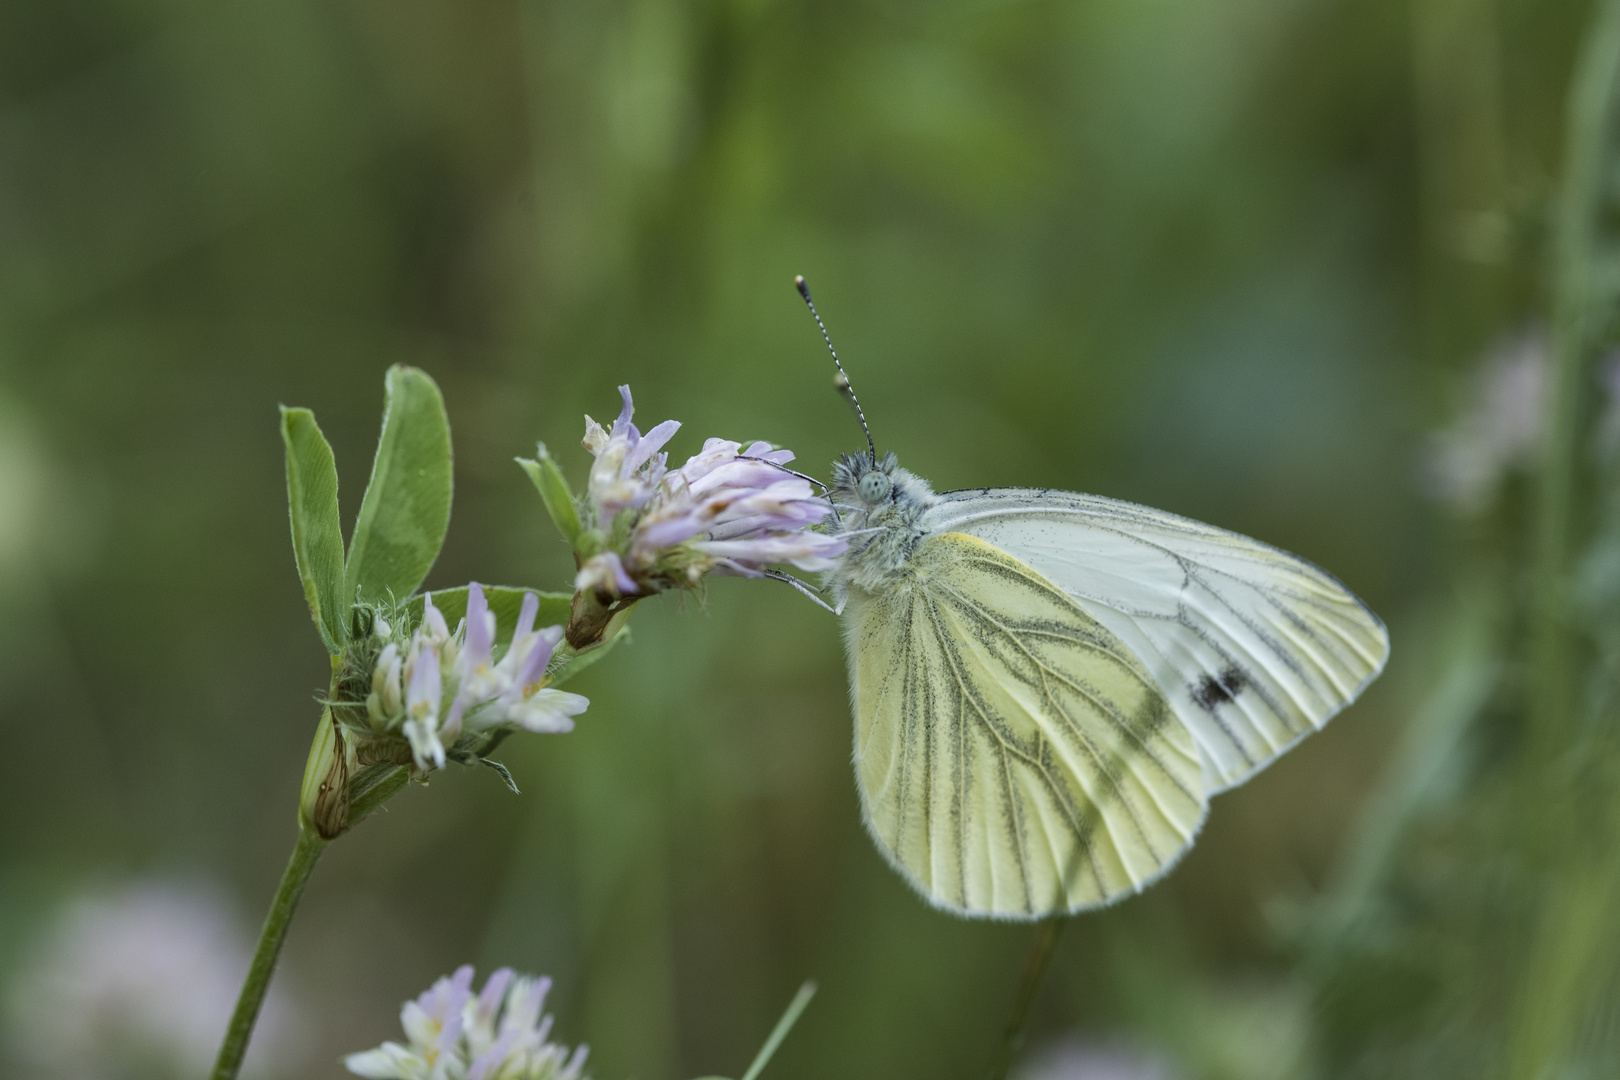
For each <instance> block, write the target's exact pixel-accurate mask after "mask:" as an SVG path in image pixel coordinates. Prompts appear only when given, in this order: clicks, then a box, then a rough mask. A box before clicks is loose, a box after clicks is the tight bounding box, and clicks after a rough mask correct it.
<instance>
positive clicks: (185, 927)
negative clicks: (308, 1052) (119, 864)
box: [5, 881, 307, 1080]
mask: <svg viewBox="0 0 1620 1080" xmlns="http://www.w3.org/2000/svg"><path fill="white" fill-rule="evenodd" d="M251 958H252V945H251V942H250V941H249V940H248V939H247V938H246V937H245V936H244V935H243V934H242V932H241V929H240V927H239V925H238V923H237V920H236V918H235V917H234V914H233V912H232V911H231V909H230V907H229V905H228V904H227V903H226V902H225V900H224V899H223V898H222V897H221V896H220V895H219V894H218V893H217V892H215V891H213V890H211V889H207V888H203V887H199V886H195V885H182V884H177V883H174V882H162V881H154V882H146V883H139V884H134V885H130V886H128V887H126V888H124V889H122V890H120V891H117V892H112V893H108V894H103V895H91V896H85V897H82V898H80V899H78V900H76V901H73V902H72V903H70V904H69V905H68V906H67V907H66V908H65V909H64V911H63V912H62V914H61V915H60V916H59V917H58V919H57V920H56V922H55V925H54V926H52V927H51V928H49V929H48V930H47V931H46V932H45V933H44V935H43V937H42V938H41V939H40V940H39V942H38V944H37V945H36V946H35V947H34V949H33V950H32V955H30V956H28V957H27V958H26V959H25V961H24V963H23V964H22V966H21V967H20V968H19V969H18V971H17V972H16V974H15V976H14V981H13V982H12V984H11V985H10V987H9V988H8V992H7V994H6V1001H5V1005H6V1010H5V1013H6V1015H5V1020H6V1029H7V1030H6V1034H7V1041H8V1042H9V1044H10V1045H11V1047H12V1049H13V1051H14V1052H15V1053H16V1054H17V1056H18V1057H19V1058H20V1059H21V1060H23V1061H24V1062H26V1063H28V1064H29V1065H31V1066H33V1067H34V1068H35V1069H36V1070H37V1072H36V1073H35V1075H37V1076H40V1077H63V1078H67V1077H71V1078H72V1080H98V1078H102V1077H121V1076H128V1075H131V1074H132V1072H137V1071H139V1069H138V1068H137V1067H144V1068H147V1069H150V1070H153V1071H161V1072H162V1073H173V1074H174V1075H190V1076H203V1075H206V1074H207V1072H208V1069H209V1068H210V1066H211V1065H212V1064H213V1061H214V1055H215V1053H216V1052H217V1051H218V1049H219V1041H220V1038H221V1037H222V1036H223V1034H224V1032H225V1027H226V1024H227V1023H228V1022H229V1020H230V1015H231V1010H232V1008H233V1007H234V1005H235V1003H236V994H237V990H238V989H239V988H240V986H241V982H242V976H243V975H244V974H245V973H246V972H247V969H248V963H249V961H250V960H251ZM301 1027H303V1023H302V1021H301V1019H300V1018H299V1017H298V1016H297V1015H296V1014H295V1012H294V1010H293V1007H292V1005H291V1003H290V1001H289V1000H288V998H287V996H286V994H285V992H284V991H282V990H280V989H278V988H277V987H275V986H273V987H272V988H271V990H270V994H269V997H268V998H266V1000H265V1004H264V1011H263V1013H262V1014H261V1015H260V1019H259V1025H258V1029H257V1031H256V1032H255V1034H254V1039H253V1046H252V1051H251V1053H250V1054H249V1057H248V1061H247V1068H246V1070H245V1071H244V1075H245V1076H254V1075H258V1076H266V1075H289V1074H291V1073H292V1072H294V1071H295V1069H296V1065H297V1063H298V1062H297V1058H298V1057H299V1054H298V1048H299V1047H301V1046H302V1045H303V1044H304V1043H305V1042H306V1041H307V1040H305V1039H304V1038H303V1037H301V1034H300V1028H301Z"/></svg>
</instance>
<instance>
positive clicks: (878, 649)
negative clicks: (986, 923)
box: [845, 533, 1207, 919]
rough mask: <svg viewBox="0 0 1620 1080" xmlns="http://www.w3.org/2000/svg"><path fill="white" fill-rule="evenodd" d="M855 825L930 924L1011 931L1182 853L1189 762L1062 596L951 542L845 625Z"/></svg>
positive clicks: (1123, 888) (1123, 885)
mask: <svg viewBox="0 0 1620 1080" xmlns="http://www.w3.org/2000/svg"><path fill="white" fill-rule="evenodd" d="M845 614H846V617H847V621H846V623H845V630H846V637H847V644H848V646H849V663H850V680H851V685H852V687H853V694H854V698H855V766H856V774H857V779H858V782H859V785H860V789H861V804H862V808H863V810H864V813H865V817H866V822H867V826H868V828H869V829H870V830H871V832H872V834H873V836H874V837H876V839H877V841H878V844H879V846H880V847H881V848H882V849H883V850H884V851H885V852H886V853H887V855H888V856H889V859H890V861H891V862H892V863H893V864H894V865H895V867H896V868H897V869H899V870H900V871H901V872H902V873H903V874H904V875H905V876H906V877H907V878H908V879H909V880H910V881H911V882H912V884H914V885H915V886H916V887H917V888H918V889H919V890H920V891H921V892H922V893H923V895H924V896H926V897H927V898H928V899H929V900H930V901H931V902H932V903H934V904H936V905H937V906H939V907H943V908H947V909H950V910H952V911H956V912H959V913H962V914H965V915H980V916H992V917H998V918H1009V919H1027V918H1037V917H1039V916H1041V915H1044V914H1048V913H1051V912H1058V911H1070V912H1072V911H1079V910H1083V909H1085V908H1090V907H1096V906H1099V905H1102V904H1106V903H1108V902H1110V901H1111V900H1114V899H1116V898H1118V897H1121V896H1124V895H1127V894H1129V893H1133V892H1136V891H1138V890H1140V889H1141V888H1142V887H1143V886H1145V885H1147V884H1148V883H1149V882H1151V881H1153V880H1154V879H1155V878H1157V877H1159V876H1160V875H1161V874H1163V873H1164V872H1165V871H1166V870H1168V869H1169V868H1170V866H1171V865H1172V864H1173V863H1174V862H1175V861H1176V859H1177V858H1178V857H1179V856H1180V855H1181V854H1182V853H1183V852H1184V851H1186V849H1187V848H1188V846H1190V845H1191V843H1192V840H1193V836H1194V835H1195V834H1196V833H1197V831H1198V827H1199V825H1200V824H1201V823H1202V822H1203V818H1204V812H1205V807H1206V804H1207V801H1206V797H1205V788H1204V776H1203V765H1202V762H1201V760H1200V757H1199V751H1198V746H1197V744H1196V743H1195V742H1194V740H1193V738H1192V735H1191V734H1190V733H1189V732H1188V730H1187V729H1186V727H1185V726H1184V725H1183V724H1182V723H1181V722H1180V721H1179V720H1178V719H1177V718H1176V715H1175V713H1174V712H1173V711H1172V710H1171V708H1170V705H1169V703H1168V702H1167V701H1166V700H1165V698H1164V695H1163V694H1162V693H1161V692H1160V691H1159V690H1158V688H1157V687H1156V686H1155V684H1154V682H1153V680H1152V678H1151V677H1150V676H1149V675H1148V673H1147V671H1146V670H1145V669H1144V668H1143V666H1142V664H1141V663H1140V662H1139V661H1138V660H1137V659H1136V657H1134V656H1133V655H1132V654H1131V652H1130V650H1128V649H1127V648H1126V647H1125V646H1124V645H1123V644H1122V643H1121V642H1120V641H1119V639H1118V638H1116V637H1115V636H1114V635H1113V634H1111V633H1110V632H1109V631H1108V630H1107V629H1105V628H1104V627H1103V626H1102V624H1101V623H1099V622H1097V620H1096V619H1094V618H1092V617H1091V616H1090V615H1088V614H1087V613H1086V612H1085V611H1084V609H1082V608H1081V607H1080V606H1079V605H1078V604H1077V603H1076V602H1075V601H1074V599H1073V598H1071V597H1070V596H1069V595H1068V594H1066V593H1065V592H1064V591H1063V590H1062V589H1059V588H1058V587H1057V586H1055V585H1053V584H1052V583H1051V582H1050V581H1048V580H1047V579H1046V578H1044V577H1042V576H1041V575H1040V574H1038V573H1036V572H1035V571H1034V570H1032V569H1031V568H1030V567H1029V566H1028V565H1026V564H1024V563H1022V562H1020V561H1018V560H1017V559H1015V558H1013V557H1012V556H1011V555H1008V554H1007V553H1006V552H1004V551H1002V550H1000V549H999V548H996V547H994V546H992V545H990V544H988V543H986V542H985V541H983V540H979V539H976V538H974V537H971V536H966V535H964V534H961V533H943V534H937V535H934V536H931V537H929V538H927V539H926V540H924V541H923V542H922V544H921V545H919V547H918V548H917V551H916V552H915V554H914V555H913V556H912V558H911V560H910V562H909V563H908V566H907V572H906V575H905V576H904V578H902V580H901V581H900V582H899V583H898V584H896V585H895V586H894V587H892V588H890V589H888V590H886V591H885V592H883V593H881V594H876V595H873V594H858V595H854V596H852V597H851V600H850V603H849V606H848V607H847V608H846V611H845Z"/></svg>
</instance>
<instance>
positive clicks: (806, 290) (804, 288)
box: [793, 276, 877, 469]
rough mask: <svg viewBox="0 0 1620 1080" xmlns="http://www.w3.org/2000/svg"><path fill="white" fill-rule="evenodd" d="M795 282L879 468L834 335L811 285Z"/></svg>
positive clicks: (801, 280) (839, 387) (836, 381)
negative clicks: (813, 297)
mask: <svg viewBox="0 0 1620 1080" xmlns="http://www.w3.org/2000/svg"><path fill="white" fill-rule="evenodd" d="M793 284H795V285H797V286H798V287H799V295H800V296H802V297H804V302H805V304H806V305H807V306H808V307H809V308H810V317H811V318H813V319H815V320H816V325H817V326H819V327H821V337H822V339H823V340H824V341H826V342H827V351H828V352H830V353H832V358H833V366H834V367H836V368H837V369H838V374H837V375H836V376H835V377H834V378H833V386H834V387H836V388H837V390H838V392H839V393H840V394H843V395H844V396H845V397H847V398H849V403H850V404H851V405H853V406H855V419H857V420H859V421H860V422H861V430H862V431H864V432H865V433H866V451H867V453H868V454H869V455H870V456H871V459H872V468H874V469H875V468H877V444H876V443H874V442H873V441H872V429H871V428H869V427H867V426H866V414H865V413H864V412H862V411H861V402H860V399H859V398H857V397H856V396H855V388H854V387H853V386H851V385H849V376H848V375H847V374H846V373H845V372H844V365H843V363H842V362H841V361H840V360H839V359H838V350H837V349H835V348H833V343H832V335H831V334H829V333H827V324H826V323H824V322H822V321H821V313H820V312H819V311H817V310H816V302H815V301H814V300H812V299H810V286H809V285H807V284H805V280H804V278H803V276H800V277H796V278H794V279H793Z"/></svg>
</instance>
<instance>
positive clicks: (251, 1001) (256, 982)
mask: <svg viewBox="0 0 1620 1080" xmlns="http://www.w3.org/2000/svg"><path fill="white" fill-rule="evenodd" d="M327 843H328V841H326V840H322V839H321V838H320V837H319V836H317V835H316V834H315V831H314V830H313V829H309V828H305V827H303V826H302V825H300V827H299V829H298V844H297V846H296V847H294V848H293V853H292V858H290V859H288V860H287V869H286V870H285V871H284V872H283V873H282V875H281V884H280V885H279V886H278V887H277V888H276V898H275V899H274V900H273V901H271V903H270V913H269V914H268V915H266V916H265V918H264V929H263V930H261V931H259V946H258V948H257V949H255V950H254V951H253V964H252V966H251V967H249V968H248V973H247V978H246V979H245V980H244V981H243V983H242V993H241V995H240V996H239V997H238V998H237V999H236V1011H235V1012H234V1013H232V1014H231V1026H230V1027H229V1028H227V1029H226V1031H225V1041H224V1042H223V1043H222V1044H220V1048H219V1058H218V1060H216V1061H215V1062H214V1072H213V1080H235V1077H236V1074H237V1071H238V1070H239V1069H241V1067H242V1057H243V1055H245V1054H246V1053H247V1046H248V1039H249V1037H251V1036H252V1034H253V1025H254V1023H255V1022H256V1021H257V1020H258V1019H259V1008H260V1006H262V1005H263V1004H264V995H265V991H267V990H269V988H270V976H271V975H272V974H274V973H275V969H276V957H278V956H279V955H281V944H282V942H284V941H286V940H287V927H288V925H289V924H290V923H291V922H292V917H293V912H294V911H296V910H297V908H298V898H299V897H301V896H303V895H304V886H305V884H307V883H308V881H309V875H310V871H312V870H314V869H315V860H316V859H318V858H320V857H321V852H322V851H324V850H325V849H326V845H327Z"/></svg>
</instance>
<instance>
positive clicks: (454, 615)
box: [405, 585, 573, 646]
mask: <svg viewBox="0 0 1620 1080" xmlns="http://www.w3.org/2000/svg"><path fill="white" fill-rule="evenodd" d="M482 588H483V590H484V601H485V602H486V603H487V604H489V610H490V611H492V612H494V613H495V643H496V645H497V646H500V645H505V644H507V643H508V642H510V641H511V640H512V631H513V630H515V629H517V619H518V610H519V609H520V608H522V607H523V594H524V593H534V594H535V595H536V596H538V597H539V598H540V614H539V616H538V617H537V618H536V619H535V623H534V625H535V626H558V625H564V626H566V625H567V624H568V606H569V602H570V601H571V600H572V599H573V597H571V596H570V595H569V594H568V593H552V592H541V591H540V590H539V589H513V588H508V587H507V586H504V585H484V586H482ZM427 595H428V596H431V597H433V606H434V607H436V608H438V609H439V612H440V613H441V614H442V615H443V616H444V621H445V622H447V623H449V624H450V628H451V629H452V630H453V629H455V626H456V623H458V622H460V621H461V620H462V619H463V618H464V617H465V616H466V614H467V587H466V586H465V585H463V586H461V587H460V588H456V589H439V590H437V591H435V592H431V593H428V594H427ZM405 609H406V610H407V611H409V612H410V613H411V618H412V620H413V621H414V620H419V619H421V617H422V597H420V596H413V597H411V599H410V601H409V602H408V603H406V605H405Z"/></svg>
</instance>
